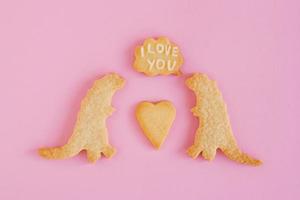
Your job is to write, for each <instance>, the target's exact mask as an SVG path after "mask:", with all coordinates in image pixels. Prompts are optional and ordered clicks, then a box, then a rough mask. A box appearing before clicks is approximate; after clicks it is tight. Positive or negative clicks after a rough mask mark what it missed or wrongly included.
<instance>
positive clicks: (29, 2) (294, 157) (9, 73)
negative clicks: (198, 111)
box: [0, 0, 300, 200]
mask: <svg viewBox="0 0 300 200" xmlns="http://www.w3.org/2000/svg"><path fill="white" fill-rule="evenodd" d="M161 35H163V36H168V37H169V38H170V39H171V40H172V41H174V42H176V43H177V44H178V45H179V46H180V47H181V50H182V52H183V55H184V57H185V64H184V66H183V67H182V71H183V72H184V73H185V75H184V76H182V77H174V76H167V77H155V78H148V77H145V76H144V75H142V74H139V73H137V72H135V71H133V69H132V67H131V64H132V61H133V50H134V47H135V46H136V45H137V44H139V43H141V42H142V41H143V40H144V39H145V38H147V37H153V36H154V37H156V36H161ZM299 36H300V3H299V1H298V0H294V1H292V0H286V1H283V0H282V1H279V0H278V1H275V0H274V1H271V0H265V1H262V0H251V1H250V0H249V1H228V0H223V1H211V0H207V1H196V0H194V1H179V0H177V1H174V0H169V1H161V0H151V1H141V0H131V1H113V0H110V1H97V0H94V1H90V0H89V1H74V0H69V1H67V0H55V1H40V0H24V1H22V0H10V1H5V0H4V1H1V2H0V91H1V98H0V124H1V128H0V147H1V152H0V155H1V158H0V159H1V165H0V199H3V200H4V199H31V200H35V199H44V200H50V199H51V200H53V199H139V200H140V199H144V200H148V199H173V200H175V199H178V200H179V199H181V200H182V199H190V200H191V199H272V200H275V199H278V200H279V199H280V200H282V199H300V190H299V188H300V181H299V180H300V172H299V171H300V156H299V153H300V144H299V142H300V133H299V122H300V121H299V120H300V109H299V106H300V103H299V102H300V100H299V98H300V94H299V93H300V92H299V91H300V79H299V77H298V76H299V74H300V70H299V69H300V66H299V65H300V39H299ZM112 71H114V72H118V73H120V74H122V75H123V76H124V77H125V78H126V79H127V85H126V87H125V88H124V89H123V90H121V91H120V92H118V93H117V94H116V96H115V98H114V101H113V105H114V106H115V107H116V108H117V111H116V112H115V113H114V115H113V116H112V117H110V118H109V120H108V128H109V132H110V141H111V143H112V144H113V145H114V146H115V147H116V148H117V150H118V153H117V154H116V156H115V157H114V158H113V159H111V160H108V159H105V158H103V159H101V160H99V161H98V162H97V163H96V164H95V165H91V164H88V163H87V162H86V156H85V154H80V155H79V156H77V157H74V158H72V159H69V160H64V161H48V160H44V159H42V158H40V157H39V156H38V155H37V153H36V150H37V148H39V147H42V146H52V145H60V144H63V143H64V142H66V140H67V138H68V137H69V136H70V134H71V132H72V128H73V125H74V123H75V119H76V113H77V111H78V109H79V105H80V101H81V99H82V98H83V97H84V95H85V93H86V90H87V89H88V88H89V87H90V86H91V84H92V83H93V81H94V80H95V79H96V78H98V77H100V76H101V75H103V74H105V73H107V72H112ZM193 72H205V73H207V74H209V75H210V77H212V78H214V79H216V80H217V81H218V83H219V86H220V88H221V89H222V91H223V95H224V98H225V100H226V101H227V104H228V108H229V114H230V118H231V123H232V127H233V131H234V133H235V136H236V139H237V141H238V143H239V145H240V147H241V148H242V149H243V150H244V151H245V152H248V153H249V154H251V155H253V156H256V157H258V158H260V159H262V160H263V161H264V164H263V165H262V166H261V167H258V168H254V167H249V166H243V165H238V164H236V163H234V162H232V161H229V160H227V159H226V158H225V157H224V156H223V155H222V154H221V153H218V154H217V156H216V159H215V160H214V161H213V162H207V161H204V160H203V159H202V158H199V159H197V160H192V159H190V158H189V157H187V155H186V154H185V150H186V148H187V147H188V146H189V145H191V143H192V140H193V137H194V132H195V130H196V128H197V119H196V118H194V117H193V116H192V114H191V113H190V111H189V109H190V108H191V107H192V106H193V105H194V103H195V100H194V96H193V94H192V92H190V91H189V90H188V89H187V88H186V87H185V86H184V79H185V78H186V77H187V75H190V74H191V73H193ZM161 99H168V100H171V101H173V102H174V104H175V106H176V108H177V116H176V120H175V122H174V124H173V127H172V129H171V131H170V134H169V136H168V138H167V140H166V142H165V144H164V145H163V147H162V149H161V150H159V151H156V150H154V149H153V148H152V147H151V146H150V144H149V142H148V141H147V140H146V138H145V137H144V136H143V135H142V134H141V132H140V129H139V127H138V125H137V123H136V120H135V117H134V108H135V106H136V104H137V103H138V102H139V101H141V100H161ZM296 123H298V126H296Z"/></svg>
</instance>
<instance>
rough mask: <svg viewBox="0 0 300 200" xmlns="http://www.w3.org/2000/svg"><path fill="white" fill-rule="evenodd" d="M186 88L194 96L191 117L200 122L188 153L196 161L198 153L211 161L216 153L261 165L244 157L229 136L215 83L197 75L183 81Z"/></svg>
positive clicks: (224, 105)
mask: <svg viewBox="0 0 300 200" xmlns="http://www.w3.org/2000/svg"><path fill="white" fill-rule="evenodd" d="M186 85H187V87H188V88H189V89H191V90H192V91H193V92H194V93H195V95H196V97H197V98H196V100H197V103H196V106H195V107H194V108H192V110H191V111H192V113H193V114H194V116H196V117H198V118H199V123H200V126H199V128H198V129H197V131H196V136H195V139H194V144H193V145H192V146H191V147H190V148H189V149H188V150H187V153H188V154H189V155H190V156H191V157H192V158H194V159H195V158H196V157H198V156H199V154H200V153H201V154H202V156H203V157H204V158H205V159H207V160H213V159H214V157H215V155H216V150H217V149H221V151H222V152H223V153H224V154H225V155H226V156H227V157H228V158H229V159H231V160H234V161H236V162H239V163H243V164H248V165H254V166H256V165H260V164H261V161H260V160H257V159H255V158H252V157H250V156H249V155H247V154H245V153H243V152H242V151H241V150H240V149H239V147H238V145H237V143H236V141H235V138H234V136H233V134H232V130H231V126H230V121H229V117H228V114H227V108H226V104H225V102H224V100H223V97H222V94H221V92H220V91H219V89H218V87H217V84H216V82H215V81H213V80H210V79H209V78H208V77H207V76H206V75H205V74H199V73H196V74H194V75H193V76H192V77H190V78H188V79H187V80H186Z"/></svg>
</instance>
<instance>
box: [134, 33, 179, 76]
mask: <svg viewBox="0 0 300 200" xmlns="http://www.w3.org/2000/svg"><path fill="white" fill-rule="evenodd" d="M182 64H183V56H182V54H181V52H180V49H179V47H178V46H177V45H176V44H174V43H172V42H170V41H169V39H168V38H166V37H160V38H158V39H157V40H155V39H153V38H148V39H146V40H145V41H144V44H143V45H141V46H138V47H136V49H135V60H134V64H133V67H134V69H135V70H136V71H138V72H143V73H145V74H146V75H148V76H156V75H169V74H174V75H180V74H181V72H180V67H181V65H182Z"/></svg>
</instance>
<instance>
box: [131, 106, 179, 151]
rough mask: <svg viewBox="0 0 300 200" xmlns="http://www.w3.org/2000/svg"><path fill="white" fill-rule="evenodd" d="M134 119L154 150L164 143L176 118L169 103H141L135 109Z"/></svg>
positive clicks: (173, 108)
mask: <svg viewBox="0 0 300 200" xmlns="http://www.w3.org/2000/svg"><path fill="white" fill-rule="evenodd" d="M135 115H136V119H137V121H138V123H139V125H140V127H141V129H142V131H143V133H144V135H145V136H146V137H147V138H148V139H149V141H150V142H151V144H152V145H153V146H154V147H155V148H157V149H158V148H160V147H161V145H162V144H163V143H164V141H165V139H166V137H167V135H168V133H169V130H170V128H171V126H172V124H173V121H174V119H175V116H176V109H175V107H174V105H173V104H172V102H170V101H160V102H157V103H151V102H146V101H145V102H141V103H139V104H138V105H137V107H136V112H135Z"/></svg>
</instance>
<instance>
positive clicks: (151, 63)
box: [147, 59, 155, 70]
mask: <svg viewBox="0 0 300 200" xmlns="http://www.w3.org/2000/svg"><path fill="white" fill-rule="evenodd" d="M147 63H148V64H149V70H152V69H153V67H154V63H155V60H150V59H147Z"/></svg>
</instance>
